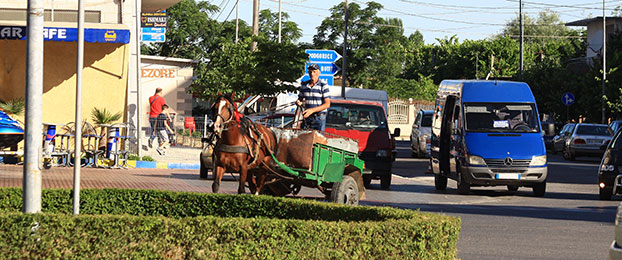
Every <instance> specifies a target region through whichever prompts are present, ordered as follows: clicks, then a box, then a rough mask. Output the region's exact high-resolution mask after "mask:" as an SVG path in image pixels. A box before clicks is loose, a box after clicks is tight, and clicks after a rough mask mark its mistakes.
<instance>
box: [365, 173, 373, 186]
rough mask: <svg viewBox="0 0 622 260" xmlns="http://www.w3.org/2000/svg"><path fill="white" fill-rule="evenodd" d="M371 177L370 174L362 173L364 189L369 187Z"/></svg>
mask: <svg viewBox="0 0 622 260" xmlns="http://www.w3.org/2000/svg"><path fill="white" fill-rule="evenodd" d="M371 179H372V176H371V174H363V186H365V189H369V187H370V186H371Z"/></svg>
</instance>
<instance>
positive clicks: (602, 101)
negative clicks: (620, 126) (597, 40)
mask: <svg viewBox="0 0 622 260" xmlns="http://www.w3.org/2000/svg"><path fill="white" fill-rule="evenodd" d="M606 82H607V23H606V18H605V0H603V87H602V90H601V96H600V107H601V119H600V121H601V122H600V123H601V124H604V123H605V84H606Z"/></svg>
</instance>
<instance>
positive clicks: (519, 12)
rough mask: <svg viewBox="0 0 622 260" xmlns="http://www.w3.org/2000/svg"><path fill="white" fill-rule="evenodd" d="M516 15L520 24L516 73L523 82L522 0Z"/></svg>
mask: <svg viewBox="0 0 622 260" xmlns="http://www.w3.org/2000/svg"><path fill="white" fill-rule="evenodd" d="M518 3H519V6H518V15H519V18H518V19H519V24H520V29H519V30H520V70H519V71H518V78H519V79H520V80H523V41H524V39H523V38H524V35H523V33H524V30H523V0H519V1H518Z"/></svg>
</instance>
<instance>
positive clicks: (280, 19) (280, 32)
mask: <svg viewBox="0 0 622 260" xmlns="http://www.w3.org/2000/svg"><path fill="white" fill-rule="evenodd" d="M279 43H281V0H279Z"/></svg>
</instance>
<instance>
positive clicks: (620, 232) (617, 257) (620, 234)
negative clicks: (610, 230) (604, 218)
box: [609, 203, 622, 260]
mask: <svg viewBox="0 0 622 260" xmlns="http://www.w3.org/2000/svg"><path fill="white" fill-rule="evenodd" d="M618 241H619V242H620V243H618ZM621 245H622V203H620V205H618V211H617V213H616V220H615V239H614V240H613V243H611V246H610V247H609V259H612V260H622V246H621Z"/></svg>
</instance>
